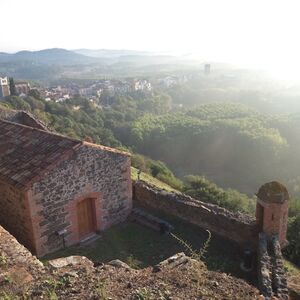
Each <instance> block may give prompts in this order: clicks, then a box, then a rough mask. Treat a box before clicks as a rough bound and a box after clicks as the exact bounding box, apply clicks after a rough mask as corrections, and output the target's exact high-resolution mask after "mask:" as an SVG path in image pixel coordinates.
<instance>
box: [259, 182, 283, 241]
mask: <svg viewBox="0 0 300 300" xmlns="http://www.w3.org/2000/svg"><path fill="white" fill-rule="evenodd" d="M256 196H257V204H256V223H257V226H258V231H259V232H263V233H265V234H266V235H267V236H272V235H278V239H279V243H280V245H281V247H284V246H286V244H287V240H286V232H287V226H288V200H289V193H288V191H287V189H286V187H285V186H284V185H283V184H281V183H279V182H277V181H272V182H268V183H266V184H264V185H262V186H261V187H260V189H259V190H258V193H257V194H256Z"/></svg>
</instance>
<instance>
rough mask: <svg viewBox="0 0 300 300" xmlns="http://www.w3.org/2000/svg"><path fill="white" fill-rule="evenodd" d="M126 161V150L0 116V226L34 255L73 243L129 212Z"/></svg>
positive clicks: (129, 193)
mask: <svg viewBox="0 0 300 300" xmlns="http://www.w3.org/2000/svg"><path fill="white" fill-rule="evenodd" d="M130 164H131V163H130V155H129V154H128V153H125V152H122V151H118V150H116V149H112V148H108V147H104V146H101V145H95V144H91V143H87V142H82V141H79V140H75V139H70V138H67V137H64V136H61V135H58V134H54V133H52V132H48V131H44V130H40V129H36V128H32V127H28V126H24V125H21V124H17V123H13V122H8V121H3V120H1V119H0V195H1V197H0V202H1V210H0V224H2V225H3V226H5V228H6V229H7V230H9V231H10V232H11V233H12V234H13V235H14V236H15V237H16V238H17V239H18V240H19V241H20V242H21V243H23V244H24V245H25V246H26V247H27V248H28V249H30V250H31V251H32V252H33V253H34V254H37V255H38V256H43V255H45V254H47V253H50V252H53V251H55V250H58V249H60V248H62V247H63V246H64V244H65V245H67V246H68V245H72V244H75V243H78V242H80V241H81V240H82V239H84V238H85V237H87V235H92V234H95V233H96V232H97V231H101V230H105V229H106V228H108V227H109V226H111V225H113V224H116V223H118V222H120V221H123V220H125V219H126V217H127V216H128V214H129V213H130V212H131V207H132V195H131V190H132V185H131V176H130ZM61 233H62V234H61Z"/></svg>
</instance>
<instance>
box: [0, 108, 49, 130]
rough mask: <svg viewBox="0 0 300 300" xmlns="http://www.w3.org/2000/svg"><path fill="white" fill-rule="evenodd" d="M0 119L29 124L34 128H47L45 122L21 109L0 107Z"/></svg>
mask: <svg viewBox="0 0 300 300" xmlns="http://www.w3.org/2000/svg"><path fill="white" fill-rule="evenodd" d="M0 119H2V120H6V121H10V122H15V123H18V124H22V125H26V126H30V127H33V128H36V129H41V130H46V131H48V130H49V129H48V128H47V126H46V125H45V124H43V123H42V122H41V121H40V120H38V119H36V118H35V117H34V116H33V115H32V114H31V113H28V112H25V111H21V110H12V109H5V108H0Z"/></svg>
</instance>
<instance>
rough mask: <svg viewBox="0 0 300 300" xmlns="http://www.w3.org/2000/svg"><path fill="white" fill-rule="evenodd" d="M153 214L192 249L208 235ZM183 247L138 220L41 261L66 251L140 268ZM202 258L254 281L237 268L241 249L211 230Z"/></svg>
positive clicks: (210, 265)
mask: <svg viewBox="0 0 300 300" xmlns="http://www.w3.org/2000/svg"><path fill="white" fill-rule="evenodd" d="M155 215H156V216H159V217H161V218H163V219H164V220H166V221H168V222H170V223H171V224H172V225H173V226H174V228H175V229H174V230H173V233H174V234H175V235H176V236H178V237H180V238H181V239H183V240H184V241H186V242H188V243H189V244H191V245H192V247H193V249H200V248H201V247H202V246H203V244H204V242H205V241H206V240H207V238H208V233H207V232H206V231H205V230H204V229H200V228H199V227H196V226H194V225H191V224H189V223H187V222H184V221H182V220H180V219H177V218H175V217H172V216H166V215H163V214H161V213H155ZM185 250H186V249H184V247H183V246H182V245H180V244H179V243H178V241H176V240H175V239H174V238H173V237H172V236H171V235H169V234H160V233H159V232H156V231H154V230H152V229H149V228H146V227H143V226H141V225H139V224H136V223H133V222H124V223H122V224H119V225H117V226H114V227H112V228H110V229H108V230H107V231H105V232H103V233H101V238H100V239H98V240H97V241H95V242H93V243H91V244H87V245H81V246H74V247H70V248H67V249H64V250H60V251H58V252H56V253H53V254H51V255H48V256H46V257H44V259H43V261H47V260H49V259H54V258H58V257H64V256H69V255H82V256H86V257H88V258H89V259H91V260H92V261H94V262H103V263H105V262H108V261H110V260H113V259H120V260H122V261H124V262H126V263H128V264H129V265H130V266H131V267H135V268H144V267H147V266H153V265H155V264H157V263H159V262H160V261H162V260H164V259H166V258H168V257H170V256H171V255H173V254H175V253H178V252H182V251H185ZM187 254H189V253H187ZM203 261H204V262H205V264H206V265H207V268H208V269H209V270H212V271H221V272H226V273H229V274H232V275H233V276H236V277H240V278H244V279H246V280H247V281H248V282H250V283H252V284H256V282H255V280H256V279H255V278H256V276H255V274H253V273H244V272H242V271H241V270H240V267H239V264H240V262H241V252H240V250H239V249H238V247H237V245H235V244H234V243H231V242H230V241H228V240H225V239H223V238H221V237H219V236H217V235H215V234H213V233H212V238H211V241H210V244H209V247H208V250H207V252H206V254H205V257H204V258H203Z"/></svg>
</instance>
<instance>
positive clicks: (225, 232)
mask: <svg viewBox="0 0 300 300" xmlns="http://www.w3.org/2000/svg"><path fill="white" fill-rule="evenodd" d="M134 204H135V205H137V206H140V207H143V208H150V209H156V210H160V211H162V212H164V213H168V214H171V215H174V216H176V217H178V218H181V219H183V220H185V221H188V222H190V223H192V224H195V225H198V226H199V227H201V228H204V229H208V230H210V231H212V232H214V233H216V234H218V235H220V236H223V237H225V238H227V239H230V240H233V241H235V242H237V243H238V244H239V245H240V246H242V247H250V248H253V249H255V248H256V245H257V228H256V224H255V219H254V218H252V217H251V216H248V215H245V214H241V213H233V212H230V211H228V210H226V209H224V208H222V207H219V206H217V205H213V204H208V203H204V202H202V201H199V200H196V199H193V198H191V197H190V196H187V195H184V194H181V193H174V192H173V193H170V192H167V191H165V190H160V189H158V188H156V187H154V186H151V185H149V184H148V183H146V182H143V181H138V182H135V183H134Z"/></svg>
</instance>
